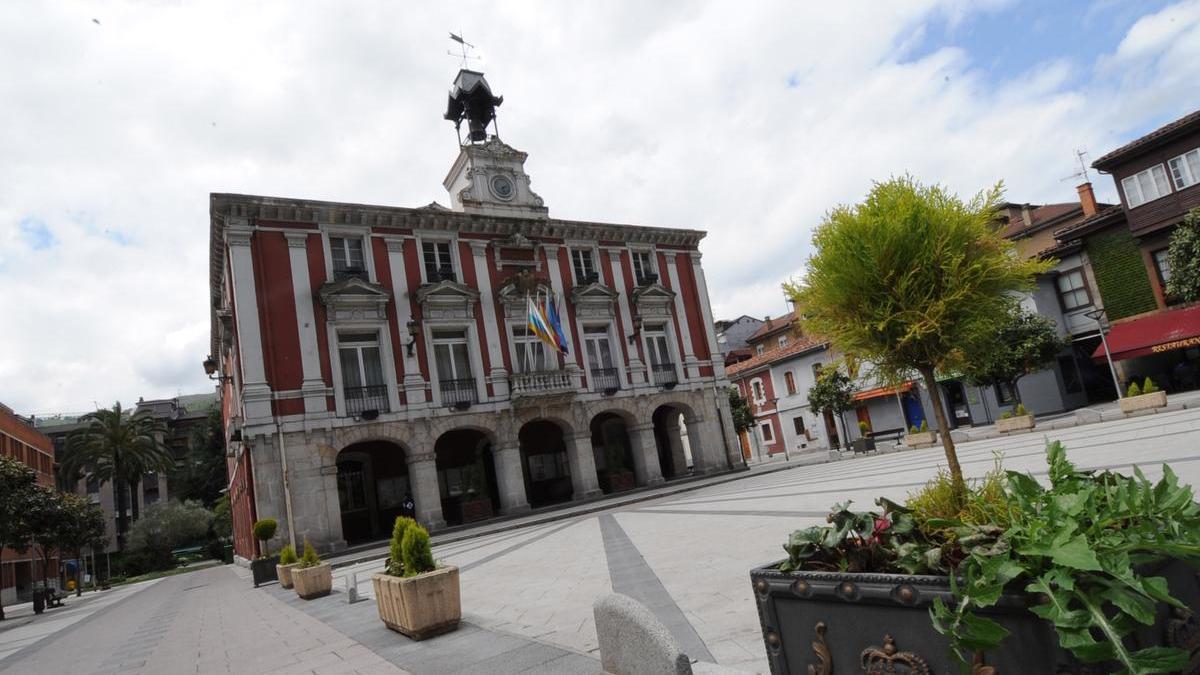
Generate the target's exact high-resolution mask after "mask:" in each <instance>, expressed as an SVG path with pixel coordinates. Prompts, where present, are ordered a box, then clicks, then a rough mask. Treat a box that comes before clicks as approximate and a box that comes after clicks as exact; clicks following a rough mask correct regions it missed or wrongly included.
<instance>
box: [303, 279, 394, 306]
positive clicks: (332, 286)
mask: <svg viewBox="0 0 1200 675" xmlns="http://www.w3.org/2000/svg"><path fill="white" fill-rule="evenodd" d="M319 295H320V298H321V302H322V303H323V304H326V305H328V304H330V303H336V302H353V303H363V302H366V303H371V302H380V303H385V302H387V301H388V300H389V299H391V297H392V294H391V293H389V292H388V290H387V289H386V288H384V287H383V286H380V285H379V284H373V283H371V282H369V281H366V280H364V279H360V278H359V277H346V278H345V279H340V280H338V281H331V282H328V283H326V284H325V285H323V286H321V290H320V292H319Z"/></svg>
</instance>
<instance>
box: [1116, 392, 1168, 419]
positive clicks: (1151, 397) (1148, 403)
mask: <svg viewBox="0 0 1200 675" xmlns="http://www.w3.org/2000/svg"><path fill="white" fill-rule="evenodd" d="M1120 405H1121V412H1123V413H1125V414H1126V415H1128V414H1129V413H1132V412H1138V411H1139V410H1150V409H1152V408H1162V407H1164V406H1166V405H1167V392H1165V391H1152V392H1150V393H1149V394H1142V395H1141V396H1127V397H1125V398H1123V399H1121V401H1120Z"/></svg>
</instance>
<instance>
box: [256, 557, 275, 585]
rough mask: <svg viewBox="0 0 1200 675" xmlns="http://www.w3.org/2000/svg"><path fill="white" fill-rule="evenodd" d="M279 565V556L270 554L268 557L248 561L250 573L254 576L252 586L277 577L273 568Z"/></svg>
mask: <svg viewBox="0 0 1200 675" xmlns="http://www.w3.org/2000/svg"><path fill="white" fill-rule="evenodd" d="M278 566H279V556H277V555H275V556H271V557H269V558H259V559H257V560H251V561H250V575H251V577H253V578H254V587H255V588H258V587H259V585H260V584H265V583H267V582H268V581H275V580H276V579H278V578H279V577H277V576H275V574H276V572H275V568H276V567H278Z"/></svg>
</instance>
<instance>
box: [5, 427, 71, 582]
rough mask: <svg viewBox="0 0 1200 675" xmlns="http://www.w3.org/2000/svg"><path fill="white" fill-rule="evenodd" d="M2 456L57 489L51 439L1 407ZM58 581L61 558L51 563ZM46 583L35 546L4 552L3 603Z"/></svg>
mask: <svg viewBox="0 0 1200 675" xmlns="http://www.w3.org/2000/svg"><path fill="white" fill-rule="evenodd" d="M0 454H3V455H4V456H5V457H11V458H13V459H16V460H17V461H19V462H22V463H23V464H25V465H27V466H29V467H30V468H32V469H33V470H34V471H36V472H37V475H38V483H40V484H41V485H44V486H46V487H54V466H55V465H54V448H53V445H52V444H51V441H50V438H49V437H47V436H46V435H45V434H43V433H41V432H39V431H38V430H37V429H35V428H34V427H33V424H32V423H31V421H30V420H29V419H26V418H24V417H21V416H19V415H17V414H16V413H14V412H13V411H12V409H11V408H9V407H8V406H5V405H4V404H0ZM50 569H51V570H54V577H53V578H54V579H55V580H57V578H58V555H57V554H55V555H54V556H53V557H52V558H51V561H50ZM41 580H42V561H41V560H40V559H39V558H38V554H37V553H36V552H35V550H34V548H33V547H31V548H29V549H28V550H27V551H25V552H24V553H18V552H16V551H14V550H11V549H7V548H5V549H0V603H3V604H5V605H11V604H13V603H16V602H24V601H28V600H29V599H30V593H31V591H32V589H33V588H34V586H35V585H37V584H38V583H40V582H41Z"/></svg>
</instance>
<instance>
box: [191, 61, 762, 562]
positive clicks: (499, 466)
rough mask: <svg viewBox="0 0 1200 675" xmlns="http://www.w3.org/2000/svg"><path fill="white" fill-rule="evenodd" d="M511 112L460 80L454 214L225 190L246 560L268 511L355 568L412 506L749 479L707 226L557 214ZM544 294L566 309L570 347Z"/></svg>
mask: <svg viewBox="0 0 1200 675" xmlns="http://www.w3.org/2000/svg"><path fill="white" fill-rule="evenodd" d="M501 102H502V99H501V98H500V97H498V96H495V95H493V93H492V91H491V89H490V87H489V86H488V83H487V82H486V80H485V79H484V77H483V75H482V74H480V73H476V72H473V71H470V70H463V71H461V72H460V73H459V74H458V76H457V78H456V79H455V81H454V84H453V86H452V87H451V91H450V97H449V104H448V108H447V111H446V118H447V119H448V120H450V121H452V122H453V123H454V124H455V127H456V128H458V129H459V130H460V139H461V140H460V147H459V148H458V156H457V158H456V159H455V160H454V162H453V164H452V165H451V167H450V171H449V174H448V175H447V176H446V178H445V180H444V181H443V185H444V186H445V188H446V189H447V191H448V192H449V207H444V206H441V205H439V204H437V203H436V202H435V203H432V204H430V205H428V206H424V207H419V208H403V207H394V206H369V205H362V204H348V203H335V202H324V201H313V200H307V199H293V198H279V197H262V196H251V195H238V194H213V195H212V196H211V201H210V216H211V252H210V254H211V265H210V290H211V301H212V340H211V355H210V357H209V359H208V360H207V361H206V362H205V367H206V370H208V371H209V374H210V376H212V377H214V378H215V379H218V380H220V383H221V392H222V406H223V414H224V419H225V427H226V434H227V438H228V444H227V448H228V455H229V476H230V484H229V486H230V487H229V492H230V499H231V502H232V506H233V511H234V530H235V550H236V553H237V555H238V556H239V557H242V558H253V557H254V556H255V555H257V554H258V552H259V550H258V545H257V543H256V542H254V540H253V538H252V536H251V533H250V531H251V525H252V523H253V522H254V521H255V520H256V519H261V518H275V519H276V520H278V521H279V533H280V534H279V535H278V536H279V538H280V539H281V540H283V541H285V542H296V543H301V542H302V541H303V540H304V539H305V538H307V539H308V540H309V541H311V542H312V543H313V544H314V546H316V547H317V548H318V549H321V550H325V551H331V550H338V549H341V548H344V547H345V546H347V545H352V544H354V543H357V542H364V541H371V540H375V539H380V538H383V537H386V536H387V535H388V534H389V533H390V531H391V526H392V521H393V520H394V518H395V516H397V515H399V514H401V513H402V512H404V511H405V509H406V504H408V503H410V502H411V503H412V504H413V507H414V512H415V516H416V518H417V520H418V521H420V522H421V523H422V524H424V525H426V526H427V527H428V528H430V529H431V530H438V529H443V528H446V527H449V526H455V525H460V524H464V523H469V522H473V521H478V520H484V519H487V518H492V517H496V516H500V515H511V514H517V513H522V512H527V511H529V510H531V509H538V508H542V507H546V506H550V505H553V504H557V503H563V502H571V501H581V500H590V499H594V498H597V497H598V496H600V495H602V494H605V493H610V492H614V491H620V490H626V489H630V488H632V487H634V486H650V485H656V484H659V483H662V482H663V481H665V480H672V479H675V478H679V477H683V476H687V475H696V474H708V473H714V472H721V471H728V470H731V469H734V468H740V467H741V466H743V463H742V462H743V460H742V456H741V452H740V449H739V447H738V444H737V442H736V440H735V436H734V429H733V423H732V419H731V417H730V413H729V405H728V397H727V390H728V387H729V382H728V381H727V379H726V377H725V371H724V364H723V359H722V355H721V352H720V349H719V348H718V344H717V339H716V334H715V331H714V328H713V317H712V312H711V309H710V304H709V297H708V289H707V287H706V284H705V278H704V271H703V269H702V267H701V262H700V252H699V250H698V245H699V242H700V240H701V239H702V238H703V237H704V233H703V232H700V231H696V230H685V229H668V228H659V227H643V226H634V225H619V224H611V223H597V222H585V221H570V220H557V219H554V218H552V217H551V216H550V213H549V209H548V207H547V206H546V204H545V203H544V202H543V200H542V198H541V197H539V196H538V195H537V194H536V193H534V192H533V190H532V188H531V183H530V178H529V176H528V175H527V174H526V173H525V168H524V166H525V159H526V155H525V153H523V152H520V151H518V150H515V149H514V148H512V147H510V146H509V145H507V144H506V143H504V142H503V141H502V140H500V138H499V137H498V136H497V135H496V133H495V124H494V118H495V110H496V107H497V106H499V105H500V104H501ZM464 123H465V124H464ZM464 126H465V127H466V129H465V130H464V129H463V127H464ZM463 131H465V135H464V134H463V133H461V132H463ZM531 298H538V299H547V298H549V299H552V301H556V302H557V303H558V304H557V307H558V310H559V312H560V314H561V325H562V332H563V337H564V338H565V342H566V350H565V354H564V353H562V352H560V351H558V350H555V349H551V348H550V347H549V346H547V345H546V344H545V343H544V342H542V341H541V340H539V339H538V338H537V337H536V335H535V334H534V333H533V332H532V331H530V330H529V328H528V318H527V317H528V310H529V301H530V299H531ZM278 546H279V542H274V543H273V545H272V548H273V549H278Z"/></svg>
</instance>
